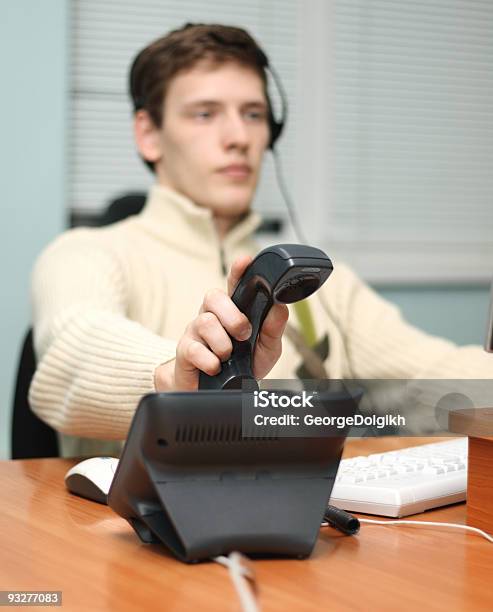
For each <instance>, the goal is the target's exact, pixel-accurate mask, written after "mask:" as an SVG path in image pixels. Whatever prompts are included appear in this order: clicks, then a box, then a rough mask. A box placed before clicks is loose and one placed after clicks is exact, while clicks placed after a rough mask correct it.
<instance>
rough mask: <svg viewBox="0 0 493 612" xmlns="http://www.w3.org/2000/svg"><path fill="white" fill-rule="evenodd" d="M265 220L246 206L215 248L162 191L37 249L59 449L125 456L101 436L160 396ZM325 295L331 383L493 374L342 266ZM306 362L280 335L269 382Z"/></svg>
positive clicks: (40, 336)
mask: <svg viewBox="0 0 493 612" xmlns="http://www.w3.org/2000/svg"><path fill="white" fill-rule="evenodd" d="M258 223H259V218H258V216H257V215H256V214H255V213H253V212H252V213H250V214H249V215H248V216H247V217H246V218H245V219H243V220H242V221H241V222H240V223H239V224H237V225H236V226H235V227H234V228H233V229H232V230H231V231H230V232H229V234H228V235H227V236H226V238H225V239H224V240H223V241H222V243H220V242H219V240H218V236H217V233H216V231H215V226H214V223H213V220H212V216H211V212H210V211H209V210H207V209H204V208H200V207H198V206H196V205H194V204H193V203H192V202H191V201H189V200H187V199H186V198H185V197H183V196H181V195H179V194H178V193H176V192H173V191H171V190H169V189H166V188H164V187H161V186H155V187H153V188H152V189H151V191H150V194H149V198H148V201H147V203H146V206H145V208H144V210H143V212H142V213H141V214H140V215H137V216H134V217H130V218H128V219H126V220H125V221H122V222H120V223H117V224H114V225H112V226H109V227H104V228H97V229H94V228H91V229H86V228H84V229H75V230H70V231H68V232H66V233H64V234H63V235H62V236H60V237H59V238H57V239H56V240H55V241H54V242H53V243H52V244H51V245H49V246H48V248H47V249H46V250H45V251H44V252H43V253H42V254H41V256H40V257H39V259H38V261H37V263H36V266H35V269H34V273H33V284H32V287H33V291H32V299H33V324H34V330H35V335H34V341H35V351H36V355H37V359H38V368H37V371H36V374H35V377H34V379H33V382H32V385H31V389H30V395H29V400H30V403H31V406H32V408H33V410H34V411H35V412H36V414H38V416H39V417H40V418H42V419H43V420H45V421H46V422H47V423H49V424H50V425H51V426H53V427H54V428H55V429H57V430H58V431H59V432H61V433H62V434H69V436H70V437H69V436H67V435H63V436H62V454H63V455H70V454H72V455H73V454H86V453H89V454H91V453H94V454H97V453H101V452H113V453H117V452H118V449H119V448H120V447H121V442H119V443H118V444H117V445H116V446H115V445H114V444H113V445H112V446H111V447H108V446H106V447H104V445H101V444H100V443H98V442H94V439H96V440H99V441H101V440H118V441H121V440H124V438H125V437H126V435H127V431H128V428H129V425H130V421H131V419H132V415H133V413H134V411H135V408H136V406H137V403H138V401H139V399H140V398H141V397H142V396H143V395H144V394H146V393H150V392H153V391H154V384H153V381H154V370H155V368H156V367H157V366H158V365H160V364H162V363H164V362H166V361H168V360H170V359H173V358H174V355H175V347H176V343H177V341H178V339H179V338H180V337H181V335H182V334H183V331H184V329H185V327H186V325H187V324H188V323H189V322H190V321H191V320H192V319H194V318H195V316H196V315H197V312H198V309H199V306H200V304H201V302H202V299H203V296H204V293H205V292H206V290H207V289H210V288H213V287H220V288H223V289H226V270H229V267H230V265H231V263H232V261H233V260H234V259H235V258H236V257H237V256H238V255H239V254H242V253H252V254H254V253H255V252H256V250H258V249H257V247H256V245H255V243H254V241H253V240H252V232H253V231H254V229H255V228H256V227H257V226H258ZM329 255H330V253H329ZM321 291H323V293H324V299H325V302H326V307H327V309H328V312H326V311H325V310H324V309H322V307H321V304H320V302H319V299H318V298H317V297H316V295H315V296H312V297H311V298H309V300H310V303H311V309H312V313H313V316H314V319H315V325H316V329H317V332H318V335H319V337H322V336H323V335H324V334H325V333H328V335H329V339H330V355H329V357H328V359H327V363H326V364H325V365H326V367H327V370H328V372H329V374H330V376H331V377H332V378H418V377H421V378H469V377H471V378H474V377H477V378H491V377H493V360H492V359H491V356H489V355H486V354H485V353H484V352H483V351H482V349H481V348H480V347H478V346H471V347H462V348H458V347H456V346H455V345H454V344H452V343H451V342H448V341H445V340H442V339H439V338H435V337H432V336H429V335H427V334H425V333H423V332H421V331H419V330H417V329H416V328H414V327H411V326H410V325H408V324H407V323H405V322H404V321H403V320H402V318H401V316H400V314H399V311H398V310H397V308H395V307H394V306H393V305H391V304H389V303H388V302H386V301H385V300H383V299H382V298H380V297H379V296H378V295H377V294H376V293H375V292H374V291H372V290H371V289H370V288H369V287H368V286H367V285H365V284H364V283H363V282H362V281H361V280H359V279H358V278H357V277H356V276H355V274H354V273H353V272H352V271H351V270H350V269H349V268H348V267H347V266H345V265H343V264H342V263H341V262H339V261H335V262H334V272H333V273H332V275H331V277H330V278H329V280H328V281H327V282H326V283H325V285H324V286H323V287H322V289H321ZM290 320H291V322H292V323H294V324H296V321H295V317H294V316H291V317H290ZM300 361H301V360H300V357H299V355H298V354H297V353H296V351H295V350H294V347H293V346H292V345H291V343H290V342H289V340H288V339H284V342H283V353H282V356H281V358H280V360H279V361H278V362H277V364H276V365H275V367H274V369H273V370H272V371H271V373H270V375H269V378H293V377H294V376H295V370H296V368H297V367H298V365H299V364H300ZM79 437H83V438H85V439H86V441H85V442H81V440H80V439H79ZM90 439H93V440H92V441H91V440H90Z"/></svg>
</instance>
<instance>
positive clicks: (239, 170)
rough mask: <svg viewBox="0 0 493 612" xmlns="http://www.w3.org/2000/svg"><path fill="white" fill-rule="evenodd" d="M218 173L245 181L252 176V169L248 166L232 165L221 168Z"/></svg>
mask: <svg viewBox="0 0 493 612" xmlns="http://www.w3.org/2000/svg"><path fill="white" fill-rule="evenodd" d="M218 172H219V173H220V174H222V175H224V176H228V177H230V178H236V179H244V178H248V177H249V176H250V174H251V173H252V168H251V167H250V166H249V165H248V164H230V165H229V166H224V167H223V168H219V170H218Z"/></svg>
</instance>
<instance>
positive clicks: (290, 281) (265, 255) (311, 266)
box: [199, 244, 333, 389]
mask: <svg viewBox="0 0 493 612" xmlns="http://www.w3.org/2000/svg"><path fill="white" fill-rule="evenodd" d="M332 270H333V266H332V262H331V261H330V259H329V258H328V257H327V255H326V254H325V253H324V252H323V251H321V250H320V249H316V248H314V247H309V246H305V245H300V244H277V245H275V246H271V247H267V248H266V249H264V250H263V251H261V252H260V253H259V254H258V255H257V257H256V258H255V259H254V260H253V261H252V263H251V264H250V265H249V266H248V268H247V269H246V270H245V273H244V274H243V276H242V277H241V279H240V280H239V282H238V285H237V286H236V289H235V290H234V293H233V295H232V296H231V299H232V300H233V302H234V303H235V304H236V306H238V308H239V309H240V310H241V312H243V313H244V314H245V315H246V316H247V317H248V319H249V321H250V323H251V325H252V334H251V336H250V338H249V339H248V340H245V341H243V342H240V341H238V340H235V339H234V338H232V342H233V351H232V352H231V356H230V358H229V359H228V360H227V361H225V362H223V363H222V367H221V371H220V372H219V374H216V375H215V376H209V375H208V374H205V373H204V372H200V377H199V389H241V386H242V381H243V380H251V381H255V378H254V376H253V369H252V360H253V351H254V349H255V344H256V341H257V337H258V334H259V331H260V328H261V327H262V323H263V322H264V319H265V317H266V316H267V313H268V312H269V310H270V308H271V306H272V305H273V304H276V303H283V304H292V303H293V302H298V301H299V300H303V299H304V298H306V297H308V296H309V295H311V294H312V293H314V292H315V291H316V290H317V289H318V288H319V287H321V286H322V285H323V283H324V282H325V281H326V280H327V278H328V277H329V275H330V273H331V272H332ZM253 385H256V382H253Z"/></svg>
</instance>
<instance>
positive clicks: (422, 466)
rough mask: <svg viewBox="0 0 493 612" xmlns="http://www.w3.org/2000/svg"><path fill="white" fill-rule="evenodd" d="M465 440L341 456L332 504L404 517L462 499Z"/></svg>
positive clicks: (360, 510)
mask: <svg viewBox="0 0 493 612" xmlns="http://www.w3.org/2000/svg"><path fill="white" fill-rule="evenodd" d="M466 485H467V438H453V439H451V440H447V441H445V442H436V443H433V444H424V445H421V446H413V447H411V448H404V449H401V450H397V451H389V452H386V453H377V454H374V455H369V456H367V457H352V458H350V459H343V460H342V461H341V463H340V466H339V471H338V472H337V477H336V481H335V483H334V488H333V489H332V495H331V497H330V503H331V504H333V505H334V506H337V507H338V508H342V509H343V510H350V511H353V512H366V513H368V514H378V515H382V516H407V515H409V514H415V513H417V512H423V511H424V510H428V509H430V508H436V507H437V506H444V505H446V504H451V503H454V502H459V501H464V500H465V499H466Z"/></svg>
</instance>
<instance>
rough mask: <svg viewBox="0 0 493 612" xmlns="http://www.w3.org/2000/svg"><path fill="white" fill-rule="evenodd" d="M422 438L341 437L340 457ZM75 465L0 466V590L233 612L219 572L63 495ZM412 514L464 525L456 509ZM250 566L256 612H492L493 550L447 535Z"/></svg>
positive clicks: (343, 540)
mask: <svg viewBox="0 0 493 612" xmlns="http://www.w3.org/2000/svg"><path fill="white" fill-rule="evenodd" d="M429 441H432V440H429V439H421V440H417V439H412V438H410V439H401V440H396V439H376V440H352V441H351V442H349V443H348V444H347V448H346V451H345V456H352V455H357V454H367V453H370V452H379V451H382V450H389V449H390V448H398V447H402V446H408V445H411V444H417V443H421V442H423V443H424V442H429ZM74 463H75V462H74V460H68V459H37V460H26V461H2V462H0V487H1V489H0V490H1V499H2V502H1V505H0V537H1V546H0V590H58V591H60V590H61V591H62V592H63V608H64V609H66V610H95V611H99V610H108V611H110V610H111V611H116V610H118V611H119V612H122V611H128V610H143V609H145V610H152V611H155V610H173V611H179V610H192V609H199V610H214V611H215V612H218V611H223V610H224V611H225V610H228V611H237V610H239V605H238V601H237V598H236V594H235V592H234V590H233V587H232V585H231V583H230V580H229V577H228V574H227V570H226V569H225V568H223V567H221V566H219V565H217V564H215V563H203V564H200V565H185V564H183V563H180V562H178V561H176V560H174V559H173V558H171V557H170V556H169V555H168V554H167V553H166V552H165V551H164V550H163V548H161V547H160V546H159V545H145V544H141V543H140V541H139V540H138V539H137V536H136V535H135V534H134V532H133V531H132V530H131V528H130V526H129V525H128V524H127V522H126V521H124V520H123V519H122V518H120V517H118V516H117V515H115V514H114V513H113V512H112V511H111V510H110V509H109V508H108V507H106V506H102V505H100V504H96V503H94V502H90V501H87V500H83V499H81V498H78V497H75V496H73V495H70V494H69V493H68V492H67V491H66V490H65V487H64V483H63V477H64V475H65V472H66V471H67V469H68V468H69V467H70V466H71V465H73V464H74ZM413 518H417V519H418V520H419V519H421V520H436V521H442V522H458V523H464V522H465V505H464V504H456V505H454V506H449V507H447V508H445V509H441V510H434V511H430V512H426V513H425V514H421V515H418V516H415V517H413ZM255 568H256V571H257V577H258V580H259V585H260V603H261V605H262V610H267V611H269V610H279V611H282V612H286V611H288V610H294V609H296V610H329V609H330V610H344V611H346V610H365V611H373V610H379V611H381V610H396V609H398V610H400V611H403V610H416V609H417V608H418V607H424V608H425V609H426V610H467V611H469V610H475V611H476V610H491V609H493V586H492V577H493V545H492V544H490V543H488V542H487V541H486V540H484V539H483V538H480V537H478V536H475V535H468V534H466V533H462V532H458V531H456V530H451V529H447V528H443V529H440V530H437V529H435V528H432V527H429V528H427V527H422V528H421V527H415V526H408V527H404V526H403V527H392V526H389V527H383V526H377V525H362V527H361V532H360V534H359V535H358V536H357V537H346V536H343V535H340V534H339V533H338V532H336V531H334V530H332V529H329V528H325V529H322V530H321V532H320V537H319V540H318V543H317V545H316V548H315V550H314V553H313V555H312V556H311V558H310V559H308V560H304V561H297V560H268V561H264V560H262V561H255Z"/></svg>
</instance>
